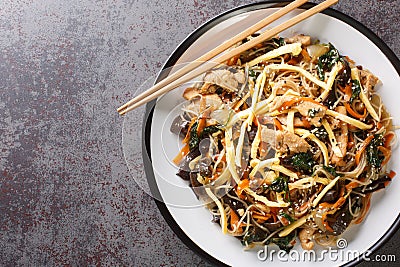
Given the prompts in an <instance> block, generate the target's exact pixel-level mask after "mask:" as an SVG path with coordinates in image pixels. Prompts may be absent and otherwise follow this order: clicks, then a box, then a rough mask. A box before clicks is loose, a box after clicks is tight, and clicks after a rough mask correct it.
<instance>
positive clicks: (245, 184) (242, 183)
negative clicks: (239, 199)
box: [236, 179, 250, 196]
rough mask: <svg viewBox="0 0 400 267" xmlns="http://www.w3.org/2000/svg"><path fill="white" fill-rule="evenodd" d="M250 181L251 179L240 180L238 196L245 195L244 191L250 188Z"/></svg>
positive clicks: (237, 190) (237, 189)
mask: <svg viewBox="0 0 400 267" xmlns="http://www.w3.org/2000/svg"><path fill="white" fill-rule="evenodd" d="M249 184H250V181H249V179H243V180H240V182H239V184H238V185H237V188H236V192H237V193H238V196H239V195H241V194H242V193H243V190H245V189H246V188H248V187H249Z"/></svg>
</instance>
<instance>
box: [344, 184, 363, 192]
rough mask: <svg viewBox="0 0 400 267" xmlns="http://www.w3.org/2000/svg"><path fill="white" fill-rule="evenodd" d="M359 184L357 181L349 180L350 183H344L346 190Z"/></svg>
mask: <svg viewBox="0 0 400 267" xmlns="http://www.w3.org/2000/svg"><path fill="white" fill-rule="evenodd" d="M359 185H360V184H359V183H357V182H351V183H349V184H348V185H346V190H347V191H350V190H352V189H353V188H356V187H358V186H359Z"/></svg>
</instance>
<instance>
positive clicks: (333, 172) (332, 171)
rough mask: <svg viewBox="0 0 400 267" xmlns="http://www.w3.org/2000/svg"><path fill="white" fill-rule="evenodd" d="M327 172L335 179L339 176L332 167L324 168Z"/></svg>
mask: <svg viewBox="0 0 400 267" xmlns="http://www.w3.org/2000/svg"><path fill="white" fill-rule="evenodd" d="M323 168H324V170H325V171H327V172H329V173H330V174H332V175H333V176H334V177H337V176H338V174H337V173H336V170H335V168H334V167H332V166H324V167H323Z"/></svg>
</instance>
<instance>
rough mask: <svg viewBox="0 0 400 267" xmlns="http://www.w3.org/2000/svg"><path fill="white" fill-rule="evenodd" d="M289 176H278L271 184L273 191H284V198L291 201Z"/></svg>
mask: <svg viewBox="0 0 400 267" xmlns="http://www.w3.org/2000/svg"><path fill="white" fill-rule="evenodd" d="M288 181H289V177H286V176H279V177H277V178H276V179H275V180H274V181H273V182H272V183H271V185H270V186H269V188H270V189H271V190H272V191H275V192H277V193H282V192H284V193H285V195H284V199H285V200H286V201H289V200H290V199H289V186H288Z"/></svg>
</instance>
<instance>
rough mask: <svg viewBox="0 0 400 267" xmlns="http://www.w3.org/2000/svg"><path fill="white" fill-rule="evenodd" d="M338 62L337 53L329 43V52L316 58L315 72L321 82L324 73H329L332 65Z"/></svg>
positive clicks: (323, 78)
mask: <svg viewBox="0 0 400 267" xmlns="http://www.w3.org/2000/svg"><path fill="white" fill-rule="evenodd" d="M339 60H340V55H339V51H338V50H337V49H336V48H335V47H334V46H333V45H332V44H331V43H329V50H328V52H326V53H325V54H323V55H322V56H320V57H319V58H318V65H317V72H318V77H319V79H320V80H321V81H324V80H325V71H330V70H331V69H332V67H333V65H334V64H335V63H336V62H338V61H339Z"/></svg>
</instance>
